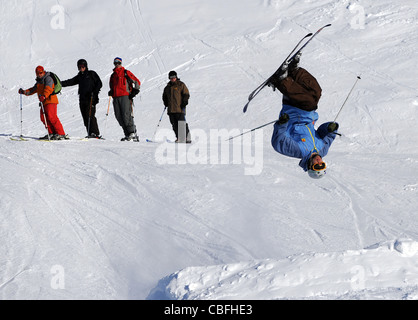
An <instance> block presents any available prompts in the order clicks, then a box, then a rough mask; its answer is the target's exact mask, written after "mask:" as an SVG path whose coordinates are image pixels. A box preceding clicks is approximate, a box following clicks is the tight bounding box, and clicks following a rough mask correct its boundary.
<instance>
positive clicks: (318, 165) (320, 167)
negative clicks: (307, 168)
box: [311, 162, 327, 171]
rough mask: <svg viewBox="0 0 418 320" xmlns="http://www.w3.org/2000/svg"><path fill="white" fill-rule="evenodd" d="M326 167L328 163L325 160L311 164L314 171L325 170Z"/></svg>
mask: <svg viewBox="0 0 418 320" xmlns="http://www.w3.org/2000/svg"><path fill="white" fill-rule="evenodd" d="M326 168H327V164H326V163H325V162H320V163H316V164H314V165H312V166H311V169H312V170H313V171H322V170H325V169H326Z"/></svg>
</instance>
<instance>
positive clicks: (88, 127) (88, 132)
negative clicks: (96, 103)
mask: <svg viewBox="0 0 418 320" xmlns="http://www.w3.org/2000/svg"><path fill="white" fill-rule="evenodd" d="M92 106H93V93H92V94H91V98H90V107H89V121H88V124H87V137H90V121H91V108H92Z"/></svg>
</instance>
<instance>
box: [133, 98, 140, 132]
mask: <svg viewBox="0 0 418 320" xmlns="http://www.w3.org/2000/svg"><path fill="white" fill-rule="evenodd" d="M134 106H135V104H134V99H133V98H132V100H131V116H132V124H133V125H134V126H135V138H137V137H138V133H137V130H136V125H135V113H134ZM138 140H139V139H138Z"/></svg>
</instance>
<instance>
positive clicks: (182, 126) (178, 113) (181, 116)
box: [163, 71, 191, 143]
mask: <svg viewBox="0 0 418 320" xmlns="http://www.w3.org/2000/svg"><path fill="white" fill-rule="evenodd" d="M168 78H169V79H170V81H169V82H168V83H167V86H166V87H165V88H164V91H163V102H164V105H165V107H166V108H167V113H168V116H169V117H170V122H171V125H172V127H173V130H174V133H175V134H176V137H177V140H176V142H177V143H191V136H190V130H189V125H188V124H187V122H186V107H187V105H188V104H189V98H190V93H189V89H188V88H187V86H186V84H185V83H184V82H183V81H181V80H180V79H179V78H178V77H177V72H176V71H170V72H169V74H168Z"/></svg>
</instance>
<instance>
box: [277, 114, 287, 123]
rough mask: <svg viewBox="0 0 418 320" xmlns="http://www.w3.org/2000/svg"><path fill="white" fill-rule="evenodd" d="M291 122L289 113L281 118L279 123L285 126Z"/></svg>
mask: <svg viewBox="0 0 418 320" xmlns="http://www.w3.org/2000/svg"><path fill="white" fill-rule="evenodd" d="M288 121H289V115H288V114H287V113H283V114H282V115H281V116H280V118H279V121H277V123H278V124H279V125H282V124H285V123H287V122H288Z"/></svg>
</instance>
